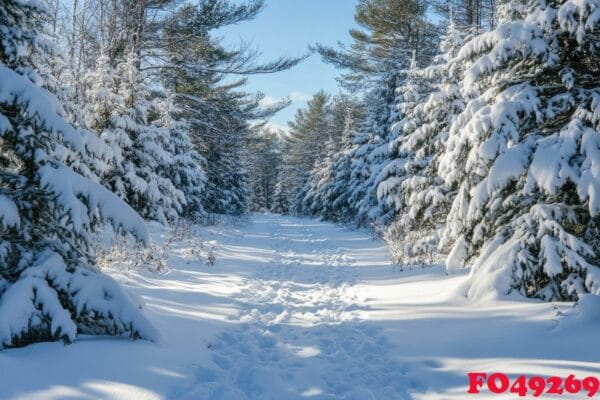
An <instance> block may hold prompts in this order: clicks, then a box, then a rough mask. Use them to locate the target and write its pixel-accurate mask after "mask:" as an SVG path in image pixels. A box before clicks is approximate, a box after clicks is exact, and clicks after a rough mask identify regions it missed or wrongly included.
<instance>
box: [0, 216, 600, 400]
mask: <svg viewBox="0 0 600 400" xmlns="http://www.w3.org/2000/svg"><path fill="white" fill-rule="evenodd" d="M150 229H151V231H152V237H153V239H154V241H155V242H156V243H157V245H158V246H159V248H161V249H162V250H164V251H165V256H166V258H167V260H166V261H167V264H168V268H169V270H168V272H166V273H164V274H157V273H156V272H150V271H144V270H129V271H128V270H125V269H124V268H123V265H114V267H113V268H112V269H109V270H108V271H107V272H108V273H110V274H111V275H112V276H114V277H115V278H116V279H117V280H119V281H120V282H121V283H122V284H123V286H124V287H125V288H126V289H127V291H128V292H129V293H130V294H131V295H132V296H136V297H139V298H140V299H141V300H143V302H145V303H146V311H147V315H148V318H149V319H150V321H151V322H152V323H153V324H154V325H155V326H156V328H157V329H158V331H159V332H160V333H161V335H162V339H161V340H160V341H159V342H158V343H151V342H147V341H143V340H139V341H132V340H131V339H129V338H119V337H98V336H81V337H79V339H78V341H77V343H75V344H72V345H69V346H64V345H63V344H62V343H40V344H36V345H32V346H28V347H25V348H22V349H10V350H5V351H2V352H0V399H2V400H13V399H15V400H17V399H18V400H29V399H36V400H64V399H68V400H72V399H77V400H80V399H81V400H92V399H93V400H95V399H110V400H113V399H123V400H254V399H256V400H258V399H260V400H275V399H277V400H288V399H291V400H294V399H317V400H323V399H326V400H334V399H335V400H342V399H343V400H379V399H381V400H397V399H415V400H440V399H444V400H464V399H465V398H467V397H468V396H467V395H466V391H467V388H468V378H467V373H468V372H471V371H487V372H498V371H500V372H505V373H507V374H509V375H510V376H511V377H513V378H514V377H515V376H518V375H519V374H527V375H528V376H533V375H541V376H549V375H556V376H562V377H566V376H568V375H569V374H576V375H577V376H578V377H583V376H587V375H594V376H598V375H599V374H600V347H598V346H593V345H592V343H595V342H596V341H597V338H598V335H600V324H598V323H597V322H596V323H594V324H591V323H586V324H584V325H581V324H580V322H578V320H577V319H573V318H571V319H569V318H567V317H562V316H561V315H568V314H570V313H573V309H572V307H571V305H570V304H549V303H542V302H537V301H524V300H523V299H521V298H515V299H510V298H506V299H499V300H496V301H491V302H489V303H472V302H469V301H468V300H467V299H466V298H465V297H464V295H463V294H464V291H463V285H464V283H465V281H466V279H467V278H468V274H467V271H465V273H462V274H458V275H451V276H448V275H446V273H445V270H444V268H443V267H442V266H431V267H429V268H423V269H422V268H417V269H412V270H411V269H405V270H404V271H402V272H400V271H399V270H398V268H396V267H395V266H394V265H393V264H392V263H391V262H390V259H389V255H388V252H387V250H386V248H385V245H384V243H383V242H382V241H380V240H376V239H373V238H371V237H370V236H369V235H368V234H367V233H365V232H359V231H352V230H349V229H345V228H343V227H339V226H336V225H333V224H329V223H324V222H320V221H317V220H314V219H302V218H293V217H287V216H277V215H270V214H255V215H253V216H252V217H251V219H250V221H248V222H247V223H244V224H241V225H233V226H228V225H219V226H213V227H196V228H195V229H194V230H193V232H189V233H190V234H188V235H183V236H173V232H172V231H171V230H169V229H165V228H164V227H162V226H159V225H156V224H151V225H150ZM174 238H175V239H174ZM209 240H210V241H213V243H212V244H211V245H210V246H206V245H207V244H208V242H207V241H209ZM203 246H204V247H203ZM208 247H214V248H215V251H214V254H215V256H216V262H215V264H214V265H213V266H209V265H207V264H206V258H205V257H204V256H205V254H206V249H207V248H208ZM594 318H595V317H594ZM569 324H570V325H569ZM578 324H579V325H578ZM566 343H567V344H568V345H565V344H566ZM476 397H477V398H478V399H494V400H497V399H505V398H514V396H512V395H509V394H507V395H506V396H502V395H500V396H499V395H497V394H493V393H490V392H489V391H488V390H487V389H486V388H484V389H482V392H481V394H479V395H477V396H476ZM544 398H546V397H544ZM558 398H561V399H567V398H582V397H581V394H576V395H571V396H569V395H567V394H563V395H562V396H560V397H558Z"/></svg>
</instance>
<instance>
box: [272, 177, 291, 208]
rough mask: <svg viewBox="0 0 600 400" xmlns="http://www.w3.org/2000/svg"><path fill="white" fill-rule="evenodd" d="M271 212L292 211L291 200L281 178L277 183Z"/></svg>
mask: <svg viewBox="0 0 600 400" xmlns="http://www.w3.org/2000/svg"><path fill="white" fill-rule="evenodd" d="M271 212H274V213H276V214H287V213H289V212H290V201H289V198H288V194H287V193H286V191H285V189H284V186H283V182H282V181H281V180H278V181H277V184H276V185H275V191H274V192H273V205H272V206H271Z"/></svg>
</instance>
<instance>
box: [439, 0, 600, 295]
mask: <svg viewBox="0 0 600 400" xmlns="http://www.w3.org/2000/svg"><path fill="white" fill-rule="evenodd" d="M501 5H502V8H501V9H500V12H499V15H501V16H502V20H501V21H500V24H499V25H498V27H497V28H495V29H494V30H492V31H490V32H487V33H484V34H481V35H479V36H477V37H475V38H473V39H472V40H470V41H469V42H467V43H466V44H465V45H464V46H463V47H462V49H461V50H460V52H459V53H458V56H457V57H456V61H457V62H464V63H467V65H468V69H467V72H466V76H465V79H464V85H463V90H464V91H465V92H467V93H469V92H471V91H475V92H480V93H481V95H479V96H477V97H476V98H474V99H472V100H470V101H469V102H468V104H467V105H466V108H465V111H464V112H463V113H462V114H461V115H460V116H458V117H457V119H456V120H455V122H454V124H453V125H452V128H451V130H450V137H449V139H448V151H447V152H446V154H445V155H444V157H443V158H442V160H441V162H440V173H441V175H442V176H443V178H444V179H445V181H446V184H447V185H449V186H457V187H458V194H457V197H456V198H455V200H454V202H453V206H452V210H451V213H450V216H449V220H448V226H447V230H446V237H447V239H448V240H449V241H451V242H452V243H453V245H454V246H453V249H452V252H451V253H450V255H449V257H448V260H447V264H448V268H449V269H450V270H453V269H455V268H457V267H461V266H463V265H466V264H470V265H472V266H473V269H472V273H471V279H470V282H471V283H470V286H469V291H468V294H469V296H470V297H472V298H480V297H484V296H490V295H497V294H506V293H508V292H510V291H516V292H518V293H521V294H523V295H527V296H533V297H539V298H543V299H546V300H550V299H574V298H577V296H578V294H580V293H583V292H593V293H600V269H599V266H600V258H599V254H598V248H599V246H598V245H599V242H598V237H599V236H598V231H599V228H598V226H599V225H598V223H599V217H598V213H599V212H600V200H599V197H598V190H599V189H600V186H599V185H600V172H599V171H600V169H599V168H600V167H599V166H600V151H599V148H600V117H599V116H600V87H599V86H598V81H597V79H595V77H598V76H600V70H599V67H598V63H597V62H596V60H598V59H599V57H600V54H599V51H600V39H599V38H598V35H597V32H598V29H599V28H600V2H599V1H597V0H577V1H575V0H563V1H545V0H533V1H529V2H521V1H506V2H503V4H501Z"/></svg>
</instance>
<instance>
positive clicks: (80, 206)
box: [39, 165, 149, 243]
mask: <svg viewBox="0 0 600 400" xmlns="http://www.w3.org/2000/svg"><path fill="white" fill-rule="evenodd" d="M39 174H40V183H41V184H42V186H43V187H45V188H46V189H48V190H50V191H52V192H53V193H54V194H55V195H56V196H57V198H58V203H59V204H60V205H61V206H62V207H63V208H64V209H65V210H66V211H67V212H68V213H69V216H70V219H71V223H72V224H73V229H74V230H75V231H76V232H79V231H80V230H81V229H82V228H85V227H89V223H90V221H89V216H88V215H89V214H92V215H98V214H99V215H100V216H101V217H102V219H103V220H105V221H110V222H111V224H112V225H113V227H114V228H116V229H122V230H124V231H125V232H128V233H131V234H133V235H134V236H135V237H136V238H137V239H138V240H140V241H142V242H144V243H148V240H149V237H148V231H147V229H146V224H145V222H144V220H143V219H142V218H141V217H140V216H139V215H138V214H137V213H136V212H135V211H134V210H133V209H131V207H129V206H128V205H127V204H125V203H123V202H122V201H121V200H120V199H119V198H118V197H117V196H116V195H115V194H114V193H111V192H110V191H109V190H107V189H106V188H105V187H103V186H102V185H100V184H98V183H95V182H92V181H90V180H89V179H86V178H84V177H82V176H81V175H79V174H77V173H76V172H74V171H73V170H72V169H71V168H69V167H65V166H58V167H56V168H55V167H52V166H50V165H45V166H43V167H42V168H40V170H39ZM82 199H85V203H83V202H82Z"/></svg>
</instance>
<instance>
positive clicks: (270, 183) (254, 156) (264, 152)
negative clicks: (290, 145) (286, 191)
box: [246, 128, 287, 212]
mask: <svg viewBox="0 0 600 400" xmlns="http://www.w3.org/2000/svg"><path fill="white" fill-rule="evenodd" d="M282 135H283V133H282V132H277V131H273V130H271V129H268V128H266V129H264V130H261V131H259V132H256V133H255V134H254V135H251V136H250V137H249V138H248V144H247V146H246V151H247V152H248V167H247V169H248V176H249V179H250V191H251V209H252V210H253V211H267V210H271V209H273V208H274V206H275V203H276V201H277V202H278V203H279V204H280V208H281V207H283V206H282V205H281V202H282V201H283V199H282V198H281V196H282V195H283V193H281V186H279V189H278V186H277V183H278V179H279V174H280V169H281V164H282V159H281V158H282V153H281V145H282V141H281V136H282ZM286 211H287V210H286ZM279 212H282V211H281V210H280V211H279Z"/></svg>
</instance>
